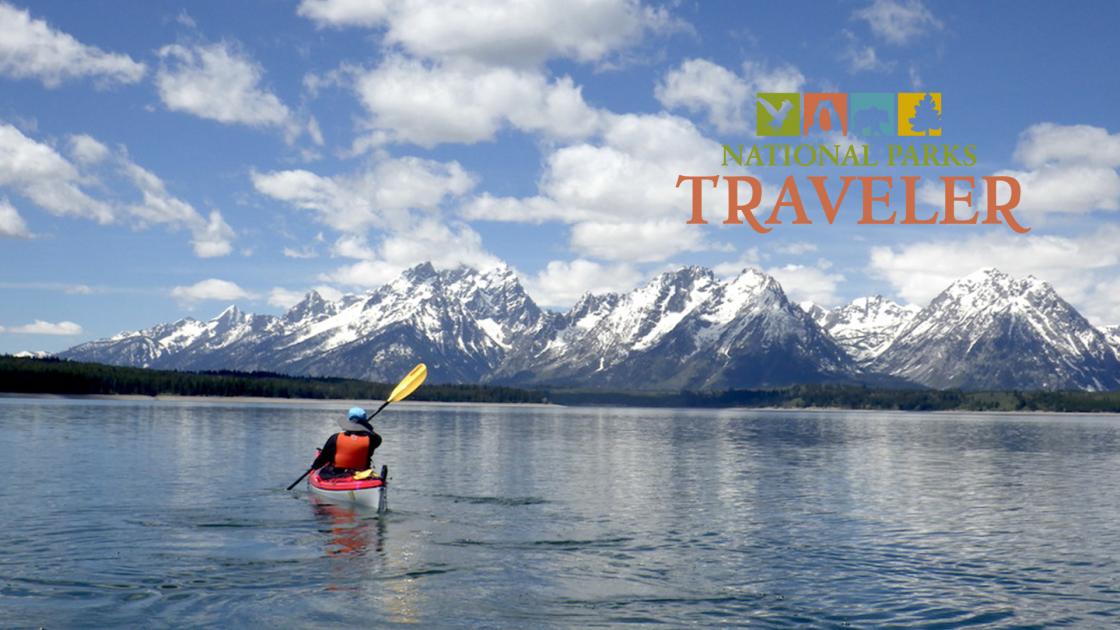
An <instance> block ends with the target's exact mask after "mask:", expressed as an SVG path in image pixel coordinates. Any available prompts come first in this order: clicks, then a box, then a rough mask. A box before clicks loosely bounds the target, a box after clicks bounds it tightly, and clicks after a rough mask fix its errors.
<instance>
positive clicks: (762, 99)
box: [755, 92, 801, 136]
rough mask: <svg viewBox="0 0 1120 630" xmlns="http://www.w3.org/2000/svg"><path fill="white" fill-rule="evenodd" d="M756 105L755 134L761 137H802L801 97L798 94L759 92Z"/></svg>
mask: <svg viewBox="0 0 1120 630" xmlns="http://www.w3.org/2000/svg"><path fill="white" fill-rule="evenodd" d="M756 97H757V99H758V103H756V104H755V133H757V134H758V135H760V136H800V135H801V95H800V94H798V93H797V92H759V93H758V94H757V95H756Z"/></svg>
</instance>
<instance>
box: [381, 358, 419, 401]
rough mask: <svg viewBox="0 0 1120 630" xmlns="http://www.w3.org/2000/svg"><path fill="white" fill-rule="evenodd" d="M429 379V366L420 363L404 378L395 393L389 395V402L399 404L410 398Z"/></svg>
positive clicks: (394, 389)
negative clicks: (398, 402)
mask: <svg viewBox="0 0 1120 630" xmlns="http://www.w3.org/2000/svg"><path fill="white" fill-rule="evenodd" d="M426 378H428V366H426V365H424V364H423V363H419V364H417V365H416V367H414V368H412V371H411V372H409V373H408V376H406V377H404V379H402V380H401V382H400V383H398V384H397V386H396V387H394V388H393V393H391V394H389V399H388V401H389V402H397V401H401V400H404V399H405V398H408V397H409V396H410V395H412V392H414V391H416V388H418V387H420V386H421V385H422V384H424V379H426Z"/></svg>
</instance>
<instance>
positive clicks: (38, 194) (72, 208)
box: [0, 124, 113, 223]
mask: <svg viewBox="0 0 1120 630" xmlns="http://www.w3.org/2000/svg"><path fill="white" fill-rule="evenodd" d="M83 184H84V179H83V177H82V174H81V173H80V172H79V171H78V169H77V168H76V167H75V166H74V165H73V164H71V163H70V162H69V161H68V160H67V159H66V158H64V157H62V156H61V155H60V154H59V153H58V152H57V151H55V150H54V148H52V147H51V146H50V145H48V144H45V143H42V142H37V141H35V140H32V139H31V138H28V137H27V136H25V135H23V133H22V132H21V131H20V130H18V129H16V128H15V127H13V126H11V125H2V124H0V187H7V188H10V189H12V190H14V191H16V192H17V193H19V194H21V195H23V196H24V197H26V198H27V199H29V200H30V201H31V202H33V203H34V204H35V205H37V206H39V207H40V208H42V209H44V210H46V211H48V212H50V213H51V214H55V215H61V216H79V217H85V218H90V219H93V220H95V221H97V222H99V223H109V222H111V221H112V220H113V209H112V208H111V207H110V205H109V204H107V203H105V202H102V201H99V200H96V199H93V198H92V197H90V196H89V195H88V194H86V192H84V191H83V190H82V188H81V186H82V185H83Z"/></svg>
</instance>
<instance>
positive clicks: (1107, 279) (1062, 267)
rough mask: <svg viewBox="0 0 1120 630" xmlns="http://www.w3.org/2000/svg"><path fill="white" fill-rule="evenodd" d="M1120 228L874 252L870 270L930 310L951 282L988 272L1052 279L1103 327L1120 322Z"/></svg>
mask: <svg viewBox="0 0 1120 630" xmlns="http://www.w3.org/2000/svg"><path fill="white" fill-rule="evenodd" d="M1118 241H1120V227H1117V226H1115V225H1103V226H1101V227H1100V228H1099V229H1097V230H1096V231H1094V232H1092V233H1090V234H1087V235H1083V236H1056V235H1050V236H1044V235H1034V234H1030V235H1015V234H994V235H983V236H974V237H971V238H963V239H951V240H949V239H946V240H937V241H930V242H924V243H914V244H910V245H900V246H895V247H891V246H879V247H873V248H872V249H871V256H870V261H869V265H870V270H871V272H872V273H873V274H874V275H876V276H878V277H881V278H884V279H885V280H887V281H888V282H890V284H891V285H892V286H893V287H894V288H895V290H896V291H897V292H898V294H899V295H900V296H901V297H902V298H904V299H906V300H907V301H909V302H912V303H914V304H918V305H921V306H924V305H925V304H926V303H928V302H929V300H930V299H932V298H933V297H934V296H936V295H937V294H938V293H940V292H941V291H942V290H943V289H944V288H945V287H947V286H948V285H949V284H950V283H952V282H953V281H955V280H957V279H958V278H961V277H962V276H965V275H968V274H970V273H972V272H973V271H976V270H977V269H981V268H984V267H996V268H998V269H1000V270H1002V271H1004V272H1007V273H1010V274H1012V275H1014V276H1024V275H1028V274H1030V275H1034V276H1036V277H1038V278H1041V279H1042V280H1046V281H1047V282H1049V283H1050V284H1051V285H1053V286H1054V288H1055V289H1056V290H1057V291H1058V293H1059V294H1060V295H1061V296H1062V297H1064V298H1065V299H1066V300H1068V301H1070V302H1071V303H1072V304H1074V306H1076V307H1077V308H1078V310H1080V311H1081V312H1082V313H1083V314H1084V315H1085V316H1087V317H1088V318H1089V319H1090V320H1092V321H1094V322H1095V323H1098V324H1116V323H1120V293H1116V292H1115V291H1113V290H1112V289H1113V288H1114V284H1115V283H1114V279H1115V278H1116V277H1118V276H1120V249H1117V247H1116V243H1117V242H1118Z"/></svg>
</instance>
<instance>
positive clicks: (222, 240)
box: [0, 0, 1120, 352]
mask: <svg viewBox="0 0 1120 630" xmlns="http://www.w3.org/2000/svg"><path fill="white" fill-rule="evenodd" d="M389 4H391V5H392V6H391V8H383V7H379V6H377V3H364V2H356V1H347V0H304V2H302V3H298V4H287V3H277V2H271V1H268V2H265V1H262V2H239V3H194V4H191V5H189V6H187V7H186V8H185V9H184V8H182V7H181V6H178V5H174V4H172V3H164V2H148V3H134V2H127V3H126V2H107V1H106V2H102V1H98V2H81V3H73V2H51V1H40V2H36V3H34V4H33V5H32V4H28V3H19V2H14V3H4V2H0V33H3V35H0V85H2V86H3V89H2V90H0V296H2V299H0V352H15V351H21V350H48V351H56V350H60V349H63V348H66V347H69V346H71V345H74V344H75V343H78V342H80V341H84V340H87V339H91V338H96V337H103V336H107V335H111V334H114V333H116V332H118V331H120V330H125V329H135V328H142V327H146V326H149V325H151V324H153V323H156V322H160V321H166V320H172V319H177V318H178V317H181V316H184V315H193V316H196V317H210V316H213V315H214V314H216V313H217V312H218V311H220V310H221V309H222V308H223V307H224V306H225V305H227V304H229V303H237V304H238V305H239V306H241V307H242V308H243V309H245V310H251V311H256V312H280V311H282V310H283V308H284V307H285V305H288V304H291V303H292V302H293V301H294V300H296V299H298V296H299V295H300V294H302V293H303V292H305V291H307V290H308V289H310V288H320V289H321V290H323V291H324V292H325V293H327V294H328V295H331V294H333V293H334V292H336V291H340V292H353V291H362V290H367V289H369V288H372V287H376V286H378V285H380V284H381V283H383V282H385V281H386V280H388V279H389V278H391V277H393V275H395V274H396V273H399V272H400V270H401V269H404V268H407V267H408V266H411V265H413V264H416V263H418V262H421V261H424V260H432V261H434V262H435V263H436V264H437V266H445V267H446V266H454V265H458V264H468V265H474V266H480V267H486V266H490V265H494V264H499V263H501V262H504V263H506V264H509V265H510V266H512V267H513V268H514V269H515V270H517V272H518V273H519V274H520V275H521V277H522V279H523V281H524V283H525V285H526V287H527V288H528V290H529V291H530V293H531V294H532V295H533V296H534V298H536V299H537V300H538V301H539V302H541V303H542V304H546V305H550V306H553V307H556V308H562V307H564V306H566V305H568V304H570V303H572V302H573V301H574V300H575V299H576V297H578V295H580V294H581V293H583V292H584V291H606V290H626V289H629V288H632V287H634V286H636V285H637V284H639V283H641V282H643V281H645V280H647V279H648V278H649V277H651V276H652V275H654V274H656V273H658V272H660V271H662V270H665V269H667V268H673V267H675V266H679V265H682V264H700V265H705V266H710V267H713V268H715V269H716V270H717V272H719V273H721V274H725V275H726V274H733V273H734V272H735V270H737V269H740V268H742V267H744V266H755V267H759V268H761V269H763V270H765V271H767V272H769V273H771V274H773V275H775V277H777V278H778V279H779V281H780V282H781V283H782V284H783V286H784V287H785V288H786V290H787V292H788V293H790V294H791V295H792V296H793V297H794V298H795V299H799V300H801V299H811V300H814V301H817V302H820V303H823V304H826V305H830V306H835V305H838V304H841V303H843V302H845V301H848V300H850V299H853V298H855V297H859V296H862V295H868V294H873V293H881V294H884V295H887V296H889V297H891V298H893V299H896V300H898V301H900V302H912V303H918V304H923V305H924V303H925V302H926V301H928V299H929V298H930V297H932V295H934V294H936V293H937V292H938V291H939V290H940V289H942V288H944V286H945V285H947V284H948V283H949V282H951V281H952V280H953V279H955V278H957V277H960V276H962V275H965V274H967V273H970V272H971V271H974V270H975V269H976V268H978V267H982V266H996V267H1000V268H1001V269H1004V270H1005V271H1008V272H1010V273H1012V274H1015V275H1025V274H1028V273H1030V274H1034V275H1036V276H1039V277H1041V278H1043V279H1045V280H1047V281H1049V282H1051V283H1052V284H1053V285H1054V286H1055V287H1056V288H1057V289H1058V291H1059V292H1060V293H1061V294H1062V295H1063V296H1064V297H1065V298H1066V299H1067V300H1069V301H1070V302H1071V303H1073V304H1074V305H1075V306H1077V307H1078V308H1079V309H1080V310H1081V311H1082V312H1083V313H1084V314H1085V315H1086V316H1088V317H1089V318H1090V320H1091V321H1093V322H1094V323H1096V324H1100V325H1105V324H1117V323H1120V281H1118V280H1117V277H1118V276H1120V274H1118V273H1117V272H1118V271H1120V254H1118V248H1117V247H1116V246H1115V243H1116V242H1117V238H1118V237H1120V225H1118V224H1117V211H1118V210H1120V175H1117V173H1116V169H1117V168H1118V167H1120V124H1118V121H1117V114H1116V107H1115V103H1116V102H1117V101H1118V98H1120V79H1117V77H1116V74H1115V73H1113V72H1107V71H1105V72H1102V71H1101V70H1102V64H1105V63H1107V60H1109V59H1112V58H1115V57H1116V56H1117V52H1120V51H1118V50H1117V48H1118V45H1117V44H1116V43H1115V41H1116V40H1115V37H1114V36H1113V35H1112V33H1111V30H1112V28H1113V25H1114V24H1115V23H1116V21H1117V18H1120V8H1117V6H1116V5H1115V3H1110V2H1099V3H1082V4H1079V5H1078V7H1077V10H1072V9H1070V8H1069V7H1061V6H1054V5H1052V4H1050V3H1042V2H1037V3H1024V2H997V3H973V2H944V3H936V4H934V3H925V4H923V3H922V2H918V1H916V0H877V1H874V2H869V1H865V0H860V1H853V2H839V3H835V4H826V3H823V2H804V3H752V4H746V3H740V2H726V3H719V2H703V3H672V4H639V3H637V2H631V1H627V0H596V1H591V0H588V1H587V2H581V3H554V2H544V1H541V2H536V3H534V2H529V3H519V4H517V5H516V6H507V5H506V3H502V2H481V1H479V2H471V1H464V2H457V3H451V4H452V5H454V6H445V5H447V4H448V3H445V2H415V1H413V0H403V1H402V2H397V3H389ZM562 5H563V6H562ZM759 91H800V92H813V91H822V92H827V91H841V92H874V91H881V92H900V91H935V92H940V93H942V95H943V101H944V111H943V118H942V122H943V126H944V135H943V137H942V138H940V139H939V140H938V141H939V142H947V143H958V144H975V145H976V147H977V153H978V155H979V158H980V161H979V164H978V165H977V166H975V167H973V168H967V169H964V168H961V169H930V168H925V169H899V168H894V169H890V168H879V169H875V172H870V171H869V172H866V173H865V172H860V173H852V172H850V171H843V172H841V171H838V170H836V169H817V170H814V169H781V168H756V169H752V170H751V171H750V174H751V175H754V176H757V177H759V178H760V179H761V180H763V182H764V184H765V185H766V190H767V193H766V194H767V195H768V197H767V198H770V197H772V196H773V195H774V194H776V192H777V188H778V186H779V185H780V182H781V181H782V180H783V179H784V178H785V177H786V176H787V175H791V174H792V175H795V176H797V177H798V178H800V179H801V180H803V178H804V177H805V176H806V175H810V174H814V173H817V174H824V175H829V176H831V177H832V178H833V179H835V178H836V177H837V176H839V175H844V174H868V175H871V174H873V175H891V176H895V177H897V176H899V175H903V174H916V175H921V176H923V177H924V178H927V179H932V178H936V177H938V176H941V175H974V176H976V177H980V176H983V175H990V174H996V173H1003V172H1011V174H1013V175H1015V176H1016V177H1018V178H1019V179H1020V181H1021V182H1022V183H1023V202H1022V206H1021V209H1020V210H1019V211H1018V212H1017V216H1019V217H1020V219H1021V220H1022V221H1023V222H1025V223H1026V224H1027V225H1029V226H1030V227H1031V228H1032V231H1031V232H1030V234H1028V235H1017V234H1014V233H1012V232H1011V231H1010V230H1008V229H1007V228H1006V227H1003V226H967V227H960V226H944V227H927V226H922V227H910V226H899V225H895V226H859V225H855V224H854V220H855V215H856V214H857V212H858V204H857V197H858V195H857V194H856V193H857V192H858V191H853V192H852V193H850V194H851V199H850V200H849V201H847V202H846V204H845V210H842V211H841V218H840V219H839V220H838V221H837V224H836V225H832V226H829V225H827V224H824V223H823V221H820V220H819V217H820V216H821V215H820V214H819V210H817V209H815V208H816V206H815V204H814V203H813V202H812V200H811V196H806V203H807V210H808V212H809V214H810V215H811V216H813V217H814V218H818V221H817V222H816V224H815V225H812V226H793V225H789V220H791V219H792V216H787V217H786V219H785V220H786V223H785V225H782V226H778V227H777V229H775V230H774V231H773V232H772V233H770V234H767V235H759V234H755V233H754V232H752V231H750V230H749V229H747V228H746V227H745V226H723V225H720V224H719V223H718V221H713V222H712V224H711V225H708V226H704V227H699V226H688V225H685V223H684V222H685V221H686V220H687V218H688V212H689V201H688V198H687V195H686V194H685V192H684V191H679V190H675V189H674V186H673V185H674V183H675V180H676V175H677V174H691V175H701V174H716V173H721V174H730V173H731V170H729V169H724V168H722V167H720V165H719V161H720V153H719V146H720V145H721V144H724V143H727V144H732V145H737V144H751V143H763V142H765V141H766V140H767V139H760V138H757V137H756V136H755V135H754V101H755V97H754V94H755V93H756V92H759ZM795 140H796V139H795ZM823 140H827V138H824V137H812V138H807V139H804V141H806V142H818V141H823ZM849 140H850V139H849ZM880 149H881V147H879V146H878V145H876V150H877V151H878V150H880ZM818 171H819V172H818ZM736 172H743V169H739V170H738V171H736ZM934 181H936V180H934ZM803 183H804V186H803V188H802V193H803V195H804V194H805V193H806V192H807V191H809V190H810V188H809V186H808V184H807V182H803ZM833 190H834V191H835V189H833ZM937 194H940V193H939V192H937V190H936V188H934V187H930V188H929V189H928V190H924V191H923V194H922V195H920V197H921V199H922V203H923V205H925V206H926V207H927V208H935V207H936V204H935V203H934V200H933V197H935V196H936V195H937ZM926 199H929V201H928V202H927V201H926ZM718 201H719V200H718V199H716V198H715V197H713V198H712V199H711V200H710V204H711V205H710V208H712V210H711V211H712V213H713V214H712V216H715V212H716V210H715V209H716V208H717V206H718ZM771 203H772V202H771Z"/></svg>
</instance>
